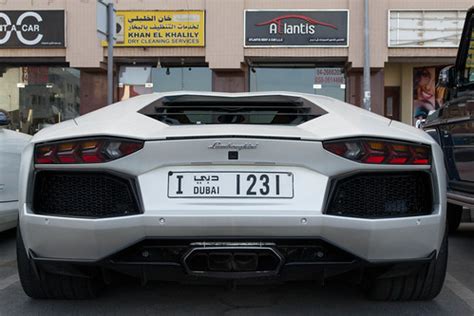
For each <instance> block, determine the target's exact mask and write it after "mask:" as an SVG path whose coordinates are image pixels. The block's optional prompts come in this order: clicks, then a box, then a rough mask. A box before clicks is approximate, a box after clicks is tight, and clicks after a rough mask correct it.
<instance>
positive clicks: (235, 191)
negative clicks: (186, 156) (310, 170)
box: [168, 172, 293, 198]
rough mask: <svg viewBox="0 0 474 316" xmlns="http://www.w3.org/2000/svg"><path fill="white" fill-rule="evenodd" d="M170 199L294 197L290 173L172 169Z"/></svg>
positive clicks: (169, 182) (169, 185)
mask: <svg viewBox="0 0 474 316" xmlns="http://www.w3.org/2000/svg"><path fill="white" fill-rule="evenodd" d="M168 197H170V198H292V197H293V174H292V173H290V172H170V173H169V175H168Z"/></svg>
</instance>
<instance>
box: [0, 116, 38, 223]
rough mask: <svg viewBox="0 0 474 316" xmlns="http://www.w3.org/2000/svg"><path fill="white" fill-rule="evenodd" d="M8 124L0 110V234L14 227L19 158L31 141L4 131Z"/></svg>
mask: <svg viewBox="0 0 474 316" xmlns="http://www.w3.org/2000/svg"><path fill="white" fill-rule="evenodd" d="M9 124H10V120H9V119H8V116H7V114H6V112H3V111H1V110H0V232H2V231H4V230H7V229H10V228H13V227H15V226H16V223H17V219H18V177H19V171H20V157H21V152H22V151H23V149H24V148H25V146H26V145H27V144H28V142H29V141H30V139H31V136H29V135H26V134H23V133H18V132H14V131H11V130H8V129H6V128H5V127H6V126H8V125H9Z"/></svg>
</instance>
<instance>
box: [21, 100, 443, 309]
mask: <svg viewBox="0 0 474 316" xmlns="http://www.w3.org/2000/svg"><path fill="white" fill-rule="evenodd" d="M20 179H21V185H20V189H21V192H20V206H21V210H20V229H19V230H18V265H19V274H20V279H21V283H22V285H23V289H24V290H25V292H26V294H28V295H29V296H31V297H33V298H88V297H93V296H95V295H96V294H97V292H98V289H99V288H100V287H101V285H102V284H104V283H108V281H109V280H110V278H111V277H112V276H113V275H114V274H115V273H124V274H128V275H131V276H134V277H137V278H139V279H141V281H142V282H143V283H145V282H147V281H148V280H156V279H158V280H163V279H164V280H186V279H192V280H197V279H210V278H212V279H223V280H226V281H228V280H233V281H235V280H237V279H243V278H259V279H275V278H277V279H280V280H295V279H316V280H320V281H324V280H325V279H327V278H330V277H332V276H335V275H338V274H342V273H349V272H355V275H357V276H359V278H358V279H359V281H360V283H361V284H365V285H366V288H367V289H368V294H369V297H371V298H374V299H383V300H416V299H432V298H434V297H435V296H436V295H437V294H438V293H439V292H440V290H441V287H442V284H443V281H444V275H445V271H446V261H447V241H446V234H445V216H446V215H445V212H446V206H445V205H446V183H445V179H446V177H445V171H444V162H443V156H442V152H441V149H440V147H439V146H438V145H437V144H436V142H435V141H434V140H433V139H432V138H431V137H430V136H428V135H427V134H425V133H424V132H423V131H420V130H418V129H415V128H412V127H410V126H407V125H404V124H402V123H399V122H395V121H390V120H388V119H386V118H384V117H381V116H378V115H375V114H372V113H370V112H367V111H365V110H362V109H360V108H357V107H355V106H352V105H349V104H346V103H344V102H341V101H338V100H335V99H332V98H328V97H323V96H316V95H309V94H297V93H288V92H273V93H239V94H226V93H196V92H174V93H163V94H150V95H144V96H139V97H135V98H132V99H129V100H127V101H123V102H119V103H116V104H113V105H110V106H108V107H105V108H103V109H100V110H98V111H96V112H93V113H90V114H87V115H84V116H82V117H79V118H77V119H75V120H71V121H67V122H63V123H61V124H58V125H56V126H53V127H50V128H47V129H45V130H42V131H40V132H39V133H37V134H36V135H35V136H34V138H33V139H32V141H31V143H30V145H29V146H28V147H27V149H26V150H25V152H24V155H23V156H22V168H21V174H20Z"/></svg>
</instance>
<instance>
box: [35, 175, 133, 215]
mask: <svg viewBox="0 0 474 316" xmlns="http://www.w3.org/2000/svg"><path fill="white" fill-rule="evenodd" d="M34 190H35V191H34V200H33V209H34V212H35V213H37V214H47V215H59V216H80V217H95V218H99V217H113V216H125V215H134V214H138V213H140V211H139V207H138V205H137V202H136V199H135V197H134V194H133V190H132V186H131V183H130V181H129V180H126V179H122V178H120V177H117V176H113V175H109V174H106V173H75V172H47V171H43V172H40V173H38V174H37V175H36V179H35V187H34Z"/></svg>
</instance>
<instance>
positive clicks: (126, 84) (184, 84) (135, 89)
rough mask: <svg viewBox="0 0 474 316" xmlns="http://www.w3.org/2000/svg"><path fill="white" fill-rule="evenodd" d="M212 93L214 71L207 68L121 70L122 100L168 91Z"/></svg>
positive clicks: (132, 68)
mask: <svg viewBox="0 0 474 316" xmlns="http://www.w3.org/2000/svg"><path fill="white" fill-rule="evenodd" d="M180 90H191V91H212V71H211V70H210V69H209V68H207V67H163V68H152V67H136V66H125V67H121V68H120V74H119V92H120V99H121V100H125V99H128V98H130V97H134V96H137V95H141V94H147V93H152V92H167V91H180Z"/></svg>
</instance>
